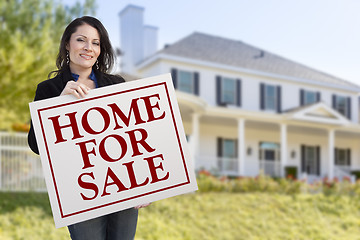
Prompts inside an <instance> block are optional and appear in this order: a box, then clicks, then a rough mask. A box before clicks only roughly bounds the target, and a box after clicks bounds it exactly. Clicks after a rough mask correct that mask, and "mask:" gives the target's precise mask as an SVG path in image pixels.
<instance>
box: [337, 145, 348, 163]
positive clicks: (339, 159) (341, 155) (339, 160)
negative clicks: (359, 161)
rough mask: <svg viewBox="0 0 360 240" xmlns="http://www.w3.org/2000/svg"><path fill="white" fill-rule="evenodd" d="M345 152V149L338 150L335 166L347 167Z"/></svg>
mask: <svg viewBox="0 0 360 240" xmlns="http://www.w3.org/2000/svg"><path fill="white" fill-rule="evenodd" d="M347 158H348V156H347V150H346V149H338V151H337V156H336V165H340V166H347V165H348V161H347Z"/></svg>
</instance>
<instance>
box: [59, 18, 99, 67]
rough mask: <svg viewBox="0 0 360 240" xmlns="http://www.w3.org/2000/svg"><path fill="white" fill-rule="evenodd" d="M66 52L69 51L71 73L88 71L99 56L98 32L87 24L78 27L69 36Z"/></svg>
mask: <svg viewBox="0 0 360 240" xmlns="http://www.w3.org/2000/svg"><path fill="white" fill-rule="evenodd" d="M66 50H68V51H69V57H70V63H69V65H70V70H71V72H73V73H79V72H81V71H84V70H90V69H91V68H92V66H93V65H94V64H95V62H96V60H97V58H98V56H99V55H100V36H99V33H98V31H97V30H96V29H95V28H93V27H92V26H90V25H88V24H83V25H81V26H79V27H78V28H77V30H76V32H74V33H73V34H72V35H71V37H70V41H69V43H68V44H67V45H66Z"/></svg>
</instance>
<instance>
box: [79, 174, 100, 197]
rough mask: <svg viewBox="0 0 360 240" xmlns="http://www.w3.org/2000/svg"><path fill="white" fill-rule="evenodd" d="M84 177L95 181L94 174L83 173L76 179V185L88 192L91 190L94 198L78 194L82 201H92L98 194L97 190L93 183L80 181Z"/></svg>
mask: <svg viewBox="0 0 360 240" xmlns="http://www.w3.org/2000/svg"><path fill="white" fill-rule="evenodd" d="M84 175H87V176H90V177H91V178H92V179H94V180H95V177H94V173H92V172H91V173H83V174H81V175H80V176H79V178H78V183H79V186H80V187H82V188H85V189H90V190H93V191H94V196H93V197H86V196H85V195H84V194H82V193H80V195H81V197H82V198H83V200H93V199H94V198H96V197H97V195H98V193H99V189H98V188H97V186H96V184H94V183H89V182H84V181H83V180H82V177H83V176H84Z"/></svg>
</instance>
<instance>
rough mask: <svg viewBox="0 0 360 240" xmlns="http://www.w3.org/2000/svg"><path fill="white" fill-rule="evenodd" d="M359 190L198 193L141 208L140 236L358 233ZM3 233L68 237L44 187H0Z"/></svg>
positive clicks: (251, 238)
mask: <svg viewBox="0 0 360 240" xmlns="http://www.w3.org/2000/svg"><path fill="white" fill-rule="evenodd" d="M359 200H360V199H359V198H358V197H356V196H348V195H343V196H339V195H330V196H325V195H323V194H312V195H311V194H295V195H286V194H278V193H261V192H255V193H226V192H220V193H213V192H207V193H196V194H188V195H182V196H177V197H173V198H169V199H165V200H161V201H158V202H156V203H153V204H152V205H150V206H149V207H147V208H144V209H141V210H140V215H139V224H138V230H137V235H136V239H137V240H155V239H156V240H162V239H166V240H169V239H170V240H171V239H181V240H183V239H185V240H186V239H201V240H202V239H204V240H206V239H221V240H223V239H224V240H227V239H236V240H241V239H246V240H255V239H261V240H264V239H265V240H266V239H281V240H283V239H285V240H286V239H295V240H300V239H319V240H321V239H324V240H325V239H326V240H331V239H334V240H336V239H339V240H340V239H341V240H343V239H347V240H349V239H350V240H352V239H360V201H359ZM0 239H1V240H8V239H11V240H12V239H15V240H17V239H19V240H20V239H24V240H25V239H26V240H28V239H29V240H32V239H34V240H35V239H36V240H41V239H46V240H52V239H53V240H60V239H70V238H69V234H68V232H67V229H66V228H60V229H56V228H55V227H54V222H53V219H52V214H51V210H50V204H49V201H48V197H47V194H46V193H4V192H2V193H0Z"/></svg>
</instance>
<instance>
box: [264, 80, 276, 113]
mask: <svg viewBox="0 0 360 240" xmlns="http://www.w3.org/2000/svg"><path fill="white" fill-rule="evenodd" d="M260 109H261V110H270V111H276V112H281V87H280V86H275V85H270V84H264V83H261V84H260Z"/></svg>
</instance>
